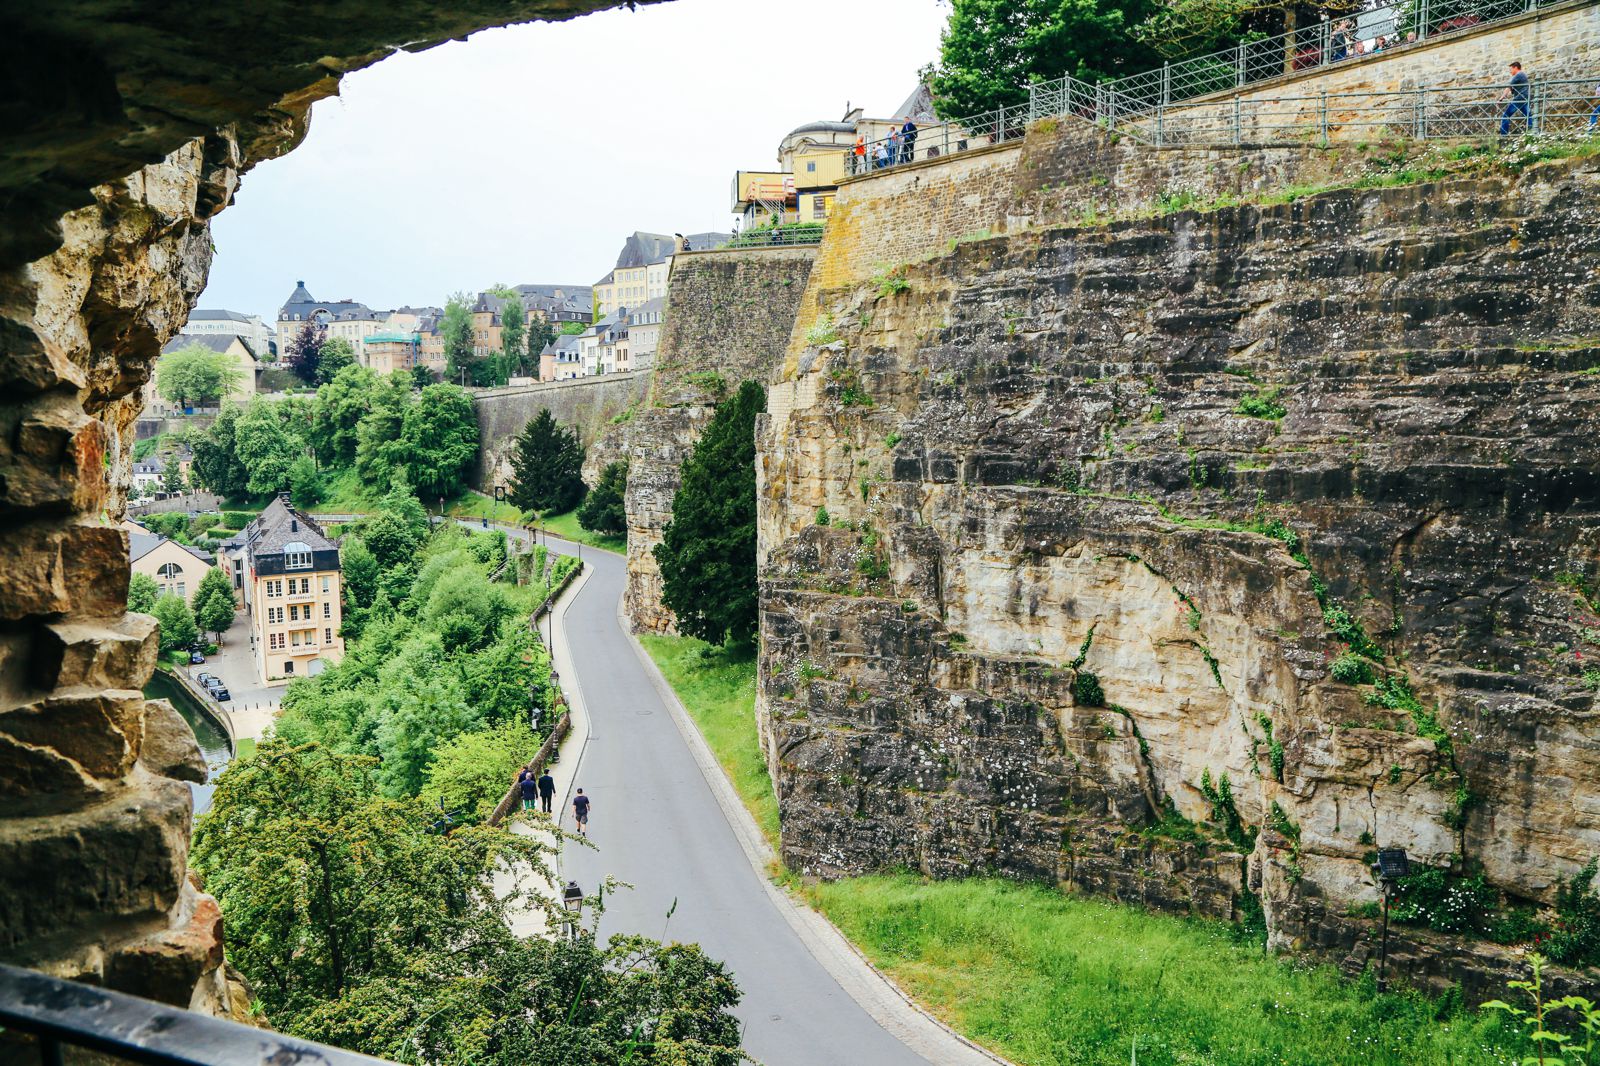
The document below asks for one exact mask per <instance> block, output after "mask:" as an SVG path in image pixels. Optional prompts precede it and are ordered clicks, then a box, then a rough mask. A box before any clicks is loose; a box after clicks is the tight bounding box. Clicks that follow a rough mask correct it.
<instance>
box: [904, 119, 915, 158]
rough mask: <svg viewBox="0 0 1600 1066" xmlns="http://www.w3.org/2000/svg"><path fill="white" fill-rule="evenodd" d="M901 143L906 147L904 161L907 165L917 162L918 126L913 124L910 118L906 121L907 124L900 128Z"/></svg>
mask: <svg viewBox="0 0 1600 1066" xmlns="http://www.w3.org/2000/svg"><path fill="white" fill-rule="evenodd" d="M900 143H901V144H903V145H905V147H904V149H903V150H902V151H903V161H904V162H907V163H910V162H913V161H915V159H916V152H917V124H916V123H915V122H912V121H911V120H910V119H909V118H908V119H906V124H905V125H904V126H901V127H900Z"/></svg>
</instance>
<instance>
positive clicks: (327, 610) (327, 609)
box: [322, 603, 333, 618]
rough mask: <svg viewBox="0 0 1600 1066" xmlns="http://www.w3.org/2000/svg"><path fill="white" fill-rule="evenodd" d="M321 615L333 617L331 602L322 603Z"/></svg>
mask: <svg viewBox="0 0 1600 1066" xmlns="http://www.w3.org/2000/svg"><path fill="white" fill-rule="evenodd" d="M322 617H324V618H332V617H333V604H331V603H325V604H323V605H322Z"/></svg>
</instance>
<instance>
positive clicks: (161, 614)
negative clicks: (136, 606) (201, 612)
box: [150, 592, 200, 651]
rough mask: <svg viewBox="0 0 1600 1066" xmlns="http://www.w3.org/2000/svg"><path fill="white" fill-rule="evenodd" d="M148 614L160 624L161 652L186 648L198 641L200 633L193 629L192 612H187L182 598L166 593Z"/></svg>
mask: <svg viewBox="0 0 1600 1066" xmlns="http://www.w3.org/2000/svg"><path fill="white" fill-rule="evenodd" d="M150 613H151V614H153V615H155V616H156V621H157V622H159V623H161V650H162V651H172V650H173V649H175V648H187V647H188V646H189V645H191V644H193V643H194V642H195V641H196V640H197V639H199V636H200V631H199V630H198V629H197V628H195V624H194V612H193V611H191V610H189V605H188V604H187V603H184V602H183V597H182V596H178V595H175V594H173V593H170V592H169V593H167V594H166V595H164V596H162V597H160V598H159V599H157V600H156V605H155V608H154V609H153V610H152V611H151V612H150Z"/></svg>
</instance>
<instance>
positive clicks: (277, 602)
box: [241, 496, 344, 685]
mask: <svg viewBox="0 0 1600 1066" xmlns="http://www.w3.org/2000/svg"><path fill="white" fill-rule="evenodd" d="M241 535H242V538H243V539H244V541H245V548H244V552H243V560H242V561H243V563H244V573H243V574H242V579H243V585H244V586H245V588H244V590H243V591H244V592H245V597H244V599H245V603H246V606H247V607H248V608H249V611H250V628H251V632H252V633H253V635H254V637H255V658H256V673H257V675H258V678H259V680H260V681H261V682H262V683H264V684H267V685H281V684H287V683H288V682H290V681H293V680H294V679H295V678H297V677H308V676H315V675H316V674H319V673H321V672H322V670H323V668H324V667H325V666H327V665H329V664H332V663H337V662H339V661H340V660H341V659H343V658H344V638H343V637H341V636H340V635H339V627H340V626H341V625H342V624H343V623H344V612H343V604H344V601H343V589H344V585H343V581H342V580H341V576H342V575H341V571H340V565H339V545H338V544H337V543H336V542H334V541H333V540H331V539H330V538H328V537H327V536H326V535H324V534H323V532H322V528H321V527H320V526H318V525H317V524H316V523H315V522H313V521H312V520H311V519H310V518H308V517H306V516H305V515H303V514H301V513H300V512H299V511H296V510H295V509H294V508H293V507H291V506H290V505H289V502H288V500H287V499H286V498H285V497H282V496H280V497H279V498H278V499H276V500H273V501H272V503H271V504H269V505H268V506H267V508H266V510H264V511H262V512H261V515H260V516H259V517H258V518H257V519H256V520H255V521H253V522H251V523H250V524H249V525H248V526H246V527H245V529H244V530H243V532H242V534H241Z"/></svg>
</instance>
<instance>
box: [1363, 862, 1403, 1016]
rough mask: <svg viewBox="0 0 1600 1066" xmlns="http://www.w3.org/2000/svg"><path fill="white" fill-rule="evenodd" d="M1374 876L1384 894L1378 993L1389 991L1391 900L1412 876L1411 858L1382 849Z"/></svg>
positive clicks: (1375, 864) (1379, 950)
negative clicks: (1398, 885) (1397, 885)
mask: <svg viewBox="0 0 1600 1066" xmlns="http://www.w3.org/2000/svg"><path fill="white" fill-rule="evenodd" d="M1372 876H1373V877H1375V878H1376V879H1377V881H1378V886H1379V889H1380V891H1381V892H1382V893H1383V937H1382V939H1381V941H1380V942H1379V944H1380V946H1379V948H1378V992H1379V993H1380V994H1381V993H1384V992H1387V991H1389V898H1390V897H1391V896H1393V895H1394V886H1395V883H1396V882H1397V881H1399V880H1400V878H1402V877H1409V876H1411V858H1410V857H1409V856H1408V855H1406V849H1405V848H1382V849H1380V850H1379V851H1378V861H1377V862H1375V863H1373V864H1372Z"/></svg>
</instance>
